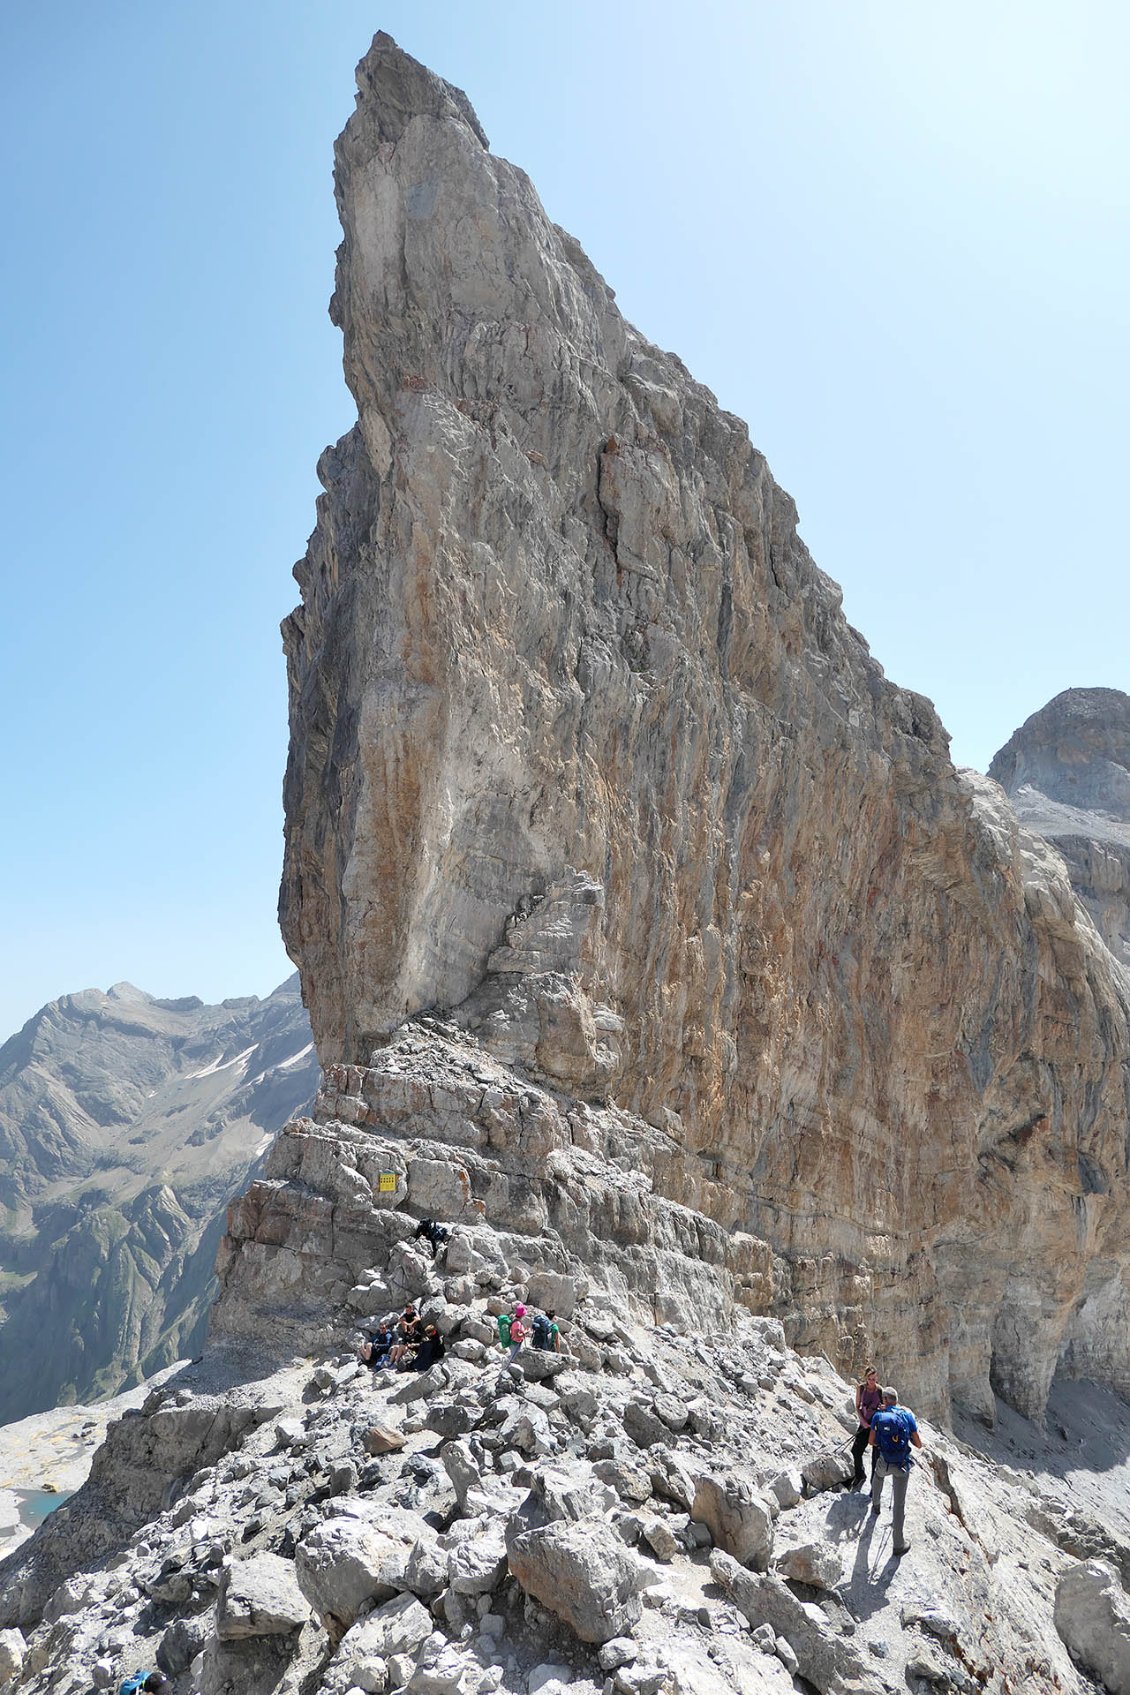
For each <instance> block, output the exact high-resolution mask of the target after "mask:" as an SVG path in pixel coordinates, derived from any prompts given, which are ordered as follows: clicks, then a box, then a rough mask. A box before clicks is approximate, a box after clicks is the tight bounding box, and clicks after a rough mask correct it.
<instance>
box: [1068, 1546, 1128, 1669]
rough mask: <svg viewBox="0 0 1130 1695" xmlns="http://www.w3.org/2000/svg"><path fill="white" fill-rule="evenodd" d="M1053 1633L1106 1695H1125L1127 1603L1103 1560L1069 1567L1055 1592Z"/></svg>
mask: <svg viewBox="0 0 1130 1695" xmlns="http://www.w3.org/2000/svg"><path fill="white" fill-rule="evenodd" d="M1055 1627H1056V1629H1057V1630H1058V1632H1059V1634H1060V1636H1061V1637H1062V1638H1063V1641H1064V1643H1065V1644H1066V1646H1067V1648H1068V1650H1069V1652H1070V1653H1071V1654H1072V1656H1073V1657H1074V1658H1075V1659H1076V1660H1078V1662H1079V1664H1080V1665H1081V1666H1083V1667H1085V1669H1086V1670H1087V1671H1089V1672H1090V1673H1091V1674H1092V1675H1093V1676H1095V1677H1097V1678H1098V1679H1099V1680H1100V1682H1101V1683H1102V1685H1103V1687H1104V1688H1105V1689H1106V1690H1107V1691H1108V1692H1109V1695H1130V1601H1128V1600H1127V1597H1126V1592H1125V1590H1124V1589H1123V1587H1122V1584H1121V1582H1120V1580H1119V1577H1118V1573H1117V1572H1116V1571H1115V1569H1114V1567H1113V1566H1111V1565H1108V1564H1107V1562H1106V1561H1105V1560H1087V1561H1085V1562H1084V1563H1081V1564H1078V1565H1072V1566H1071V1567H1070V1568H1069V1569H1068V1570H1067V1571H1066V1572H1065V1573H1064V1575H1063V1576H1062V1577H1061V1578H1060V1580H1059V1582H1058V1584H1057V1585H1056V1591H1055Z"/></svg>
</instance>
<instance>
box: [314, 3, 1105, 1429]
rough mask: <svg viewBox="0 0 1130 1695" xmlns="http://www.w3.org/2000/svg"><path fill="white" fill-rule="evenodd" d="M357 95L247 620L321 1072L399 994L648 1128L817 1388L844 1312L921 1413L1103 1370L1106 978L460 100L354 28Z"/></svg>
mask: <svg viewBox="0 0 1130 1695" xmlns="http://www.w3.org/2000/svg"><path fill="white" fill-rule="evenodd" d="M358 89H359V94H358V104H357V109H356V111H355V113H354V115H353V117H352V118H351V120H350V122H349V124H348V125H347V127H346V130H345V132H344V134H343V135H342V137H341V139H340V141H339V143H338V148H337V155H336V186H337V198H338V207H339V211H340V215H341V220H342V227H343V232H344V234H343V242H342V245H341V248H340V250H339V254H338V268H337V283H336V289H335V294H334V300H333V303H332V315H333V317H334V320H335V322H337V323H338V324H340V326H341V328H342V331H343V336H344V358H345V371H346V376H347V379H348V381H349V384H350V387H351V389H352V392H353V395H354V398H355V400H356V403H357V411H358V421H357V424H356V426H355V427H354V429H353V430H351V431H350V433H349V434H348V435H347V436H345V437H344V438H343V439H342V440H341V441H340V442H338V443H337V444H336V446H335V447H333V448H331V449H329V450H327V452H326V453H325V454H324V455H323V458H322V461H321V464H320V467H319V474H320V476H321V478H322V482H323V485H324V488H325V493H324V495H323V496H322V497H321V499H320V501H319V507H318V525H317V529H316V530H315V532H314V535H313V536H312V538H311V541H310V545H309V549H308V552H307V554H306V557H305V558H304V559H303V560H302V561H301V563H300V564H299V565H298V567H297V568H296V576H297V578H298V581H299V584H300V587H301V591H302V603H301V605H300V606H299V607H298V609H297V610H296V611H295V612H294V613H293V614H292V616H291V617H290V618H289V619H288V620H287V621H286V624H285V626H284V636H285V643H286V649H287V658H288V670H289V679H290V718H291V750H290V761H289V766H288V772H287V779H286V792H285V803H286V832H287V846H286V862H285V870H284V879H283V889H282V897H281V917H282V922H283V927H284V933H285V936H286V939H287V945H288V948H289V950H290V952H291V956H292V957H293V958H294V959H295V960H296V961H297V962H298V963H299V966H300V969H301V973H302V981H303V989H304V994H305V997H306V1001H307V1004H308V1006H309V1009H310V1014H311V1021H312V1025H313V1028H314V1031H315V1036H316V1039H317V1043H318V1047H319V1052H320V1054H321V1057H322V1059H323V1060H324V1061H325V1062H326V1063H328V1064H329V1065H331V1066H333V1065H338V1064H340V1065H345V1066H349V1067H353V1066H356V1067H360V1068H363V1069H364V1068H373V1067H375V1068H377V1070H379V1069H380V1067H381V1065H382V1064H383V1061H382V1059H381V1049H382V1047H383V1046H384V1044H385V1043H387V1042H388V1041H389V1039H390V1037H393V1036H394V1035H395V1032H397V1031H398V1030H399V1029H400V1027H401V1026H402V1025H403V1023H404V1020H405V1018H406V1017H407V1018H412V1017H415V1016H417V1015H419V1014H422V1013H428V1012H436V1013H438V1014H440V1015H442V1016H443V1017H444V1018H446V1019H448V1020H449V1021H450V1022H452V1023H453V1024H456V1025H458V1026H460V1027H461V1028H462V1029H463V1030H465V1031H466V1032H468V1033H470V1034H471V1035H474V1036H475V1037H476V1038H477V1039H478V1040H479V1042H480V1043H481V1045H482V1047H483V1048H484V1049H485V1050H487V1051H488V1052H490V1053H492V1054H493V1055H494V1056H495V1057H496V1058H498V1059H499V1060H500V1061H502V1062H503V1063H505V1064H506V1065H508V1066H511V1067H514V1068H516V1069H517V1071H518V1073H519V1074H520V1076H521V1077H523V1078H528V1079H530V1080H531V1081H532V1082H533V1083H537V1084H539V1085H541V1086H542V1087H543V1089H545V1090H547V1091H550V1092H553V1091H559V1092H560V1093H562V1094H563V1095H567V1096H568V1097H570V1098H571V1100H573V1101H574V1102H577V1103H580V1104H581V1105H588V1106H598V1105H600V1104H601V1103H607V1104H608V1105H610V1106H611V1107H614V1108H615V1109H616V1110H617V1111H618V1112H621V1113H623V1114H625V1115H627V1116H628V1117H630V1118H631V1119H632V1120H633V1121H635V1122H637V1123H639V1122H642V1123H645V1124H646V1125H648V1126H650V1132H640V1134H641V1135H642V1136H643V1137H644V1141H645V1142H646V1141H648V1137H649V1135H650V1136H651V1140H652V1141H653V1142H654V1145H655V1148H656V1150H657V1151H656V1154H655V1158H654V1160H653V1161H652V1163H651V1164H650V1165H649V1170H650V1171H651V1172H652V1174H653V1182H654V1185H655V1188H656V1191H657V1193H659V1194H661V1195H663V1196H664V1197H665V1198H666V1199H667V1200H669V1201H671V1202H672V1203H674V1204H675V1205H676V1206H685V1207H688V1208H691V1209H693V1211H694V1212H695V1213H696V1214H697V1215H700V1216H702V1217H704V1218H706V1219H708V1220H712V1221H713V1223H714V1224H715V1225H716V1226H718V1227H719V1228H720V1229H721V1230H722V1231H723V1232H728V1231H730V1230H731V1229H733V1230H736V1231H738V1232H741V1233H744V1234H745V1235H747V1236H748V1237H749V1238H751V1239H753V1240H755V1241H757V1242H759V1243H761V1244H763V1252H764V1253H766V1254H767V1255H769V1256H770V1257H771V1258H772V1263H773V1276H772V1280H771V1282H772V1303H773V1305H772V1310H773V1311H774V1313H775V1314H776V1315H777V1316H779V1317H780V1318H781V1319H782V1321H783V1322H784V1324H785V1326H786V1331H787V1334H788V1336H789V1338H790V1341H792V1342H793V1343H795V1344H796V1345H798V1346H800V1347H802V1348H805V1349H810V1350H819V1351H822V1352H824V1353H826V1354H827V1356H828V1357H829V1358H830V1359H831V1360H832V1361H833V1362H834V1363H836V1364H837V1365H838V1366H840V1367H841V1368H843V1369H844V1370H849V1369H851V1368H852V1366H853V1364H854V1362H856V1361H858V1359H859V1357H860V1355H861V1354H862V1353H863V1352H864V1351H866V1350H867V1348H868V1338H869V1337H881V1338H882V1340H883V1348H884V1355H885V1357H886V1358H887V1359H888V1360H889V1362H890V1366H891V1368H892V1369H893V1371H894V1372H895V1374H896V1375H897V1376H898V1377H899V1379H900V1380H901V1381H903V1382H905V1383H906V1384H907V1386H908V1389H909V1391H910V1392H912V1393H913V1394H914V1395H915V1397H916V1398H917V1399H918V1401H919V1403H920V1404H922V1405H924V1406H927V1407H929V1408H930V1409H932V1410H933V1411H934V1412H936V1413H937V1414H938V1415H939V1416H942V1417H945V1416H948V1413H949V1411H950V1409H951V1408H952V1407H954V1406H964V1407H972V1408H978V1409H980V1410H981V1411H983V1412H984V1413H986V1415H991V1412H992V1407H993V1396H994V1392H999V1393H1001V1394H1003V1395H1004V1396H1005V1397H1006V1398H1007V1399H1008V1400H1010V1401H1011V1402H1012V1403H1014V1404H1015V1405H1017V1406H1019V1407H1021V1408H1022V1409H1024V1410H1025V1411H1027V1412H1029V1413H1031V1414H1033V1415H1036V1416H1039V1414H1040V1412H1041V1410H1042V1408H1043V1406H1044V1403H1045V1400H1046V1396H1047V1392H1048V1387H1049V1384H1050V1383H1051V1381H1052V1378H1053V1376H1054V1373H1055V1371H1056V1368H1057V1364H1058V1362H1059V1361H1060V1360H1061V1359H1063V1358H1070V1359H1072V1360H1074V1361H1076V1362H1077V1363H1078V1369H1080V1370H1085V1371H1088V1372H1090V1373H1091V1374H1093V1375H1097V1376H1100V1377H1102V1378H1103V1379H1104V1380H1106V1381H1108V1382H1111V1383H1115V1384H1122V1385H1123V1386H1126V1385H1127V1384H1130V1327H1128V1326H1127V1324H1126V1322H1125V1319H1124V1317H1120V1316H1119V1315H1124V1314H1125V1312H1126V1311H1127V1302H1126V1288H1125V1273H1126V1264H1127V1251H1128V1250H1127V1246H1126V1244H1127V1242H1130V1233H1128V1231H1127V1228H1126V1225H1127V1216H1126V1211H1127V1188H1126V1172H1127V1154H1126V1136H1125V1126H1126V1119H1127V1076H1128V1069H1127V1066H1128V1061H1130V985H1128V983H1127V978H1126V976H1125V973H1124V972H1123V970H1122V969H1121V967H1120V965H1119V964H1118V962H1116V961H1115V960H1114V958H1113V956H1112V955H1111V953H1110V951H1109V949H1108V948H1107V947H1106V946H1105V945H1104V944H1103V942H1102V940H1101V938H1100V936H1099V935H1098V934H1097V933H1096V931H1095V928H1094V925H1093V924H1092V922H1091V921H1090V919H1089V917H1088V916H1087V914H1086V912H1085V911H1084V910H1083V909H1082V908H1081V907H1080V906H1079V904H1078V903H1077V901H1076V899H1075V896H1074V893H1073V891H1072V889H1071V886H1070V883H1069V881H1068V878H1067V876H1066V873H1065V870H1064V866H1063V862H1062V860H1061V859H1060V858H1059V856H1058V854H1057V853H1056V852H1054V851H1053V850H1052V849H1051V848H1050V847H1049V846H1048V844H1047V843H1046V842H1044V841H1043V840H1041V839H1040V838H1039V837H1038V836H1035V835H1032V834H1030V833H1029V832H1027V831H1025V830H1024V829H1023V828H1022V827H1020V826H1019V825H1018V823H1017V820H1016V815H1015V813H1014V812H1013V810H1012V808H1011V807H1010V806H1009V804H1008V802H1007V800H1006V799H1005V797H1004V795H1003V794H1002V792H1001V790H1000V788H999V787H998V786H997V785H996V784H995V783H993V782H990V781H988V780H987V779H985V778H983V777H978V776H977V775H976V774H975V773H962V772H958V771H955V769H954V768H953V766H952V764H951V763H950V760H949V756H948V746H947V738H946V736H945V732H944V730H943V729H942V726H941V725H940V723H939V721H938V719H937V716H936V714H935V713H934V711H933V708H932V707H931V706H930V704H929V703H928V702H927V701H925V700H924V699H922V698H921V697H920V696H917V695H914V694H912V693H909V692H907V691H905V690H902V689H899V688H896V687H895V686H894V685H893V684H891V683H890V682H889V681H888V680H887V679H886V678H885V677H884V676H883V674H882V671H881V669H880V668H879V666H878V665H877V664H876V663H875V662H874V660H873V659H872V658H871V656H870V654H869V652H868V650H867V647H866V644H865V642H864V641H863V639H862V638H861V637H860V636H859V634H858V633H857V632H856V631H854V630H853V629H851V627H850V626H849V625H848V624H847V623H846V621H845V620H844V618H843V616H842V612H841V609H840V595H839V591H838V589H837V588H836V586H835V585H834V584H833V583H832V582H831V581H830V580H829V579H828V578H827V577H826V576H824V575H823V573H822V572H820V571H819V570H818V569H817V568H816V566H815V565H814V564H813V562H812V560H811V558H810V557H809V555H808V553H807V550H806V549H805V547H804V545H803V543H802V541H801V540H800V538H799V536H798V533H797V527H796V511H795V508H794V506H793V503H792V501H791V500H790V498H789V497H788V495H786V494H785V493H784V492H783V491H782V490H781V489H780V488H779V487H778V486H777V485H776V484H775V483H774V481H773V479H772V477H771V475H770V473H769V470H768V467H767V465H766V463H765V460H764V458H763V457H762V455H761V454H760V453H759V452H757V451H756V449H754V447H753V446H752V445H751V443H750V440H749V436H748V433H747V431H746V428H745V426H744V425H743V424H742V423H741V422H740V421H739V420H738V419H736V418H734V417H732V416H730V415H729V414H727V413H725V412H723V411H721V410H720V409H719V407H718V406H717V404H716V402H715V400H714V397H713V396H712V395H711V394H710V393H709V392H708V391H707V390H706V389H704V388H703V387H702V386H701V385H699V384H697V383H695V382H694V380H693V379H692V378H691V377H690V376H689V374H688V373H687V371H686V370H685V368H684V367H683V366H682V365H681V364H680V363H679V361H678V360H677V359H676V358H674V357H673V356H672V355H670V354H667V353H664V352H663V351H661V350H660V349H658V348H656V347H654V346H652V345H651V344H650V343H648V342H647V341H646V340H645V339H644V338H643V337H642V336H640V335H639V334H638V333H637V332H636V331H635V330H634V329H633V328H632V327H631V326H630V325H629V324H627V323H625V321H624V320H623V318H622V317H621V316H620V314H619V312H618V311H617V309H616V306H615V302H614V298H613V295H612V291H611V290H610V289H609V288H608V287H607V285H606V284H605V283H604V281H603V280H602V279H601V278H600V277H599V275H598V274H597V273H596V271H595V270H594V269H593V267H592V266H591V264H590V263H589V262H588V260H587V259H586V258H585V256H584V254H583V253H582V252H581V250H580V248H579V247H578V245H577V243H576V242H575V241H574V240H573V238H572V237H570V236H569V235H567V234H566V233H565V232H564V231H562V230H561V229H559V228H558V227H557V226H555V225H554V224H553V223H552V222H551V221H550V220H549V219H548V218H547V216H546V214H545V212H544V210H543V208H542V207H541V205H540V202H539V201H538V199H537V196H536V194H535V192H534V190H533V188H532V186H531V184H530V183H529V181H528V179H527V178H526V177H525V176H524V175H523V174H522V172H521V171H520V170H517V169H515V168H514V167H513V166H511V165H510V164H508V163H507V162H506V161H505V160H501V159H498V158H495V157H494V156H492V155H491V154H490V152H489V151H488V149H487V146H486V141H485V137H484V136H483V133H482V130H481V128H480V126H479V125H478V124H477V122H476V120H475V118H474V115H473V113H472V112H471V111H470V108H469V106H468V104H467V101H466V99H465V97H463V96H462V95H461V94H459V93H458V91H456V90H453V89H451V88H450V87H449V86H448V85H447V84H445V83H443V82H441V81H440V80H439V79H438V78H436V77H434V76H432V75H430V73H428V72H427V71H426V70H424V68H423V67H422V66H420V65H418V64H416V63H415V62H414V61H413V60H411V59H410V58H408V56H407V55H405V54H403V53H401V52H400V51H399V50H398V49H397V48H396V46H395V44H394V43H392V42H391V41H390V40H389V38H388V37H387V36H378V37H377V39H376V40H375V42H374V44H373V47H372V49H371V51H370V53H369V54H368V55H367V57H366V58H365V60H364V61H363V63H362V65H361V66H360V68H359V72H358ZM516 1086H517V1085H516ZM578 1110H579V1108H578ZM569 1111H570V1112H573V1111H574V1109H573V1108H570V1109H569ZM566 1116H568V1114H567V1115H566ZM652 1133H653V1134H652ZM661 1148H665V1150H666V1151H665V1152H663V1151H660V1150H661ZM649 1157H650V1156H649ZM763 1282H764V1280H763ZM762 1292H763V1286H759V1288H758V1291H757V1293H756V1295H755V1299H754V1304H755V1306H758V1305H759V1303H760V1301H761V1296H762Z"/></svg>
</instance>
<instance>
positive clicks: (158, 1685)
mask: <svg viewBox="0 0 1130 1695" xmlns="http://www.w3.org/2000/svg"><path fill="white" fill-rule="evenodd" d="M168 1687H169V1680H168V1678H167V1677H166V1676H165V1674H164V1672H161V1671H135V1672H134V1673H133V1674H132V1676H130V1677H127V1678H124V1679H123V1681H122V1686H121V1688H120V1689H119V1690H118V1695H159V1691H161V1690H165V1689H168Z"/></svg>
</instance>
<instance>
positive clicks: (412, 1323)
mask: <svg viewBox="0 0 1130 1695" xmlns="http://www.w3.org/2000/svg"><path fill="white" fill-rule="evenodd" d="M358 1352H359V1353H360V1355H361V1358H362V1359H363V1360H364V1361H365V1364H366V1365H368V1366H370V1367H371V1368H372V1370H373V1371H385V1370H389V1371H429V1370H430V1369H431V1367H432V1366H433V1365H435V1363H436V1361H437V1360H441V1359H442V1358H443V1355H444V1346H443V1337H442V1336H441V1335H440V1333H439V1331H438V1330H437V1329H436V1327H435V1325H434V1324H425V1323H424V1321H423V1319H422V1318H421V1317H420V1315H419V1313H418V1312H417V1311H416V1308H415V1307H414V1306H413V1304H412V1302H411V1301H409V1302H408V1305H407V1306H406V1307H405V1309H404V1311H403V1312H402V1313H401V1315H400V1317H399V1318H397V1316H396V1314H395V1313H391V1314H390V1315H389V1317H388V1318H382V1319H381V1321H380V1323H379V1324H378V1325H377V1327H376V1329H375V1330H371V1331H370V1332H369V1336H368V1339H367V1340H366V1341H364V1342H362V1344H361V1346H360V1348H359V1350H358Z"/></svg>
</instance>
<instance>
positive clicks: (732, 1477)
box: [691, 1472, 773, 1571]
mask: <svg viewBox="0 0 1130 1695" xmlns="http://www.w3.org/2000/svg"><path fill="white" fill-rule="evenodd" d="M691 1517H692V1518H695V1519H698V1520H700V1522H701V1523H703V1524H705V1525H706V1527H707V1529H708V1530H709V1531H710V1535H711V1539H712V1541H713V1543H714V1545H715V1547H716V1548H721V1549H723V1550H724V1551H725V1552H726V1553H727V1554H732V1555H733V1557H734V1559H735V1560H737V1561H738V1562H739V1564H741V1565H743V1566H753V1567H754V1569H755V1570H757V1571H766V1570H768V1567H769V1556H770V1555H771V1554H772V1552H773V1514H772V1512H771V1511H770V1508H769V1503H768V1502H767V1501H766V1499H765V1497H764V1496H763V1495H761V1494H760V1493H759V1492H758V1490H757V1489H756V1488H755V1487H754V1485H753V1483H752V1482H751V1480H750V1479H749V1478H747V1477H741V1476H739V1474H738V1473H737V1472H724V1473H722V1474H720V1475H719V1474H715V1473H707V1474H705V1475H704V1476H701V1477H699V1478H698V1479H697V1480H696V1486H695V1493H694V1502H693V1504H692V1506H691Z"/></svg>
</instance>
